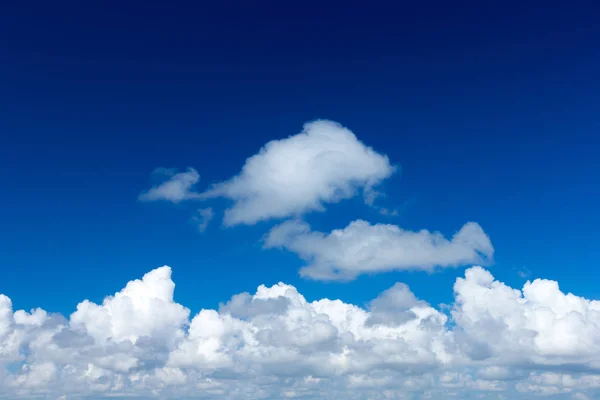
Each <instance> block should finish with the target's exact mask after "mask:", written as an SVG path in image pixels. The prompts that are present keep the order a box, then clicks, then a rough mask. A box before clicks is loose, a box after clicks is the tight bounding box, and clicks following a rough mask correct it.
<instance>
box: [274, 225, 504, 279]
mask: <svg viewBox="0 0 600 400" xmlns="http://www.w3.org/2000/svg"><path fill="white" fill-rule="evenodd" d="M265 247H268V248H272V247H282V248H285V249H288V250H290V251H293V252H295V253H297V254H298V255H299V256H300V257H301V258H303V259H304V260H306V261H307V262H308V265H307V266H305V267H304V268H302V270H301V271H300V273H301V274H302V275H303V276H307V277H310V278H313V279H322V280H335V279H338V280H349V279H353V278H355V277H356V276H358V275H360V274H365V273H376V272H383V271H392V270H406V269H420V270H432V269H433V268H435V267H449V266H458V265H466V264H482V263H484V262H487V261H490V260H491V258H492V257H493V254H494V248H493V247H492V244H491V242H490V239H489V237H488V236H487V235H486V234H485V232H484V231H483V229H482V228H481V227H480V226H479V225H478V224H476V223H474V222H469V223H467V224H465V225H464V226H463V227H462V228H461V229H460V230H459V231H458V232H457V233H456V234H454V236H453V237H452V239H450V240H448V239H446V238H444V237H443V236H442V235H441V234H440V233H438V232H429V231H427V230H421V231H418V232H413V231H406V230H403V229H401V228H400V227H398V226H396V225H389V224H376V225H371V224H370V223H368V222H366V221H362V220H357V221H354V222H351V223H350V224H349V225H348V226H347V227H346V228H344V229H336V230H333V231H332V232H331V233H328V234H325V233H322V232H315V231H311V229H310V226H309V225H308V224H306V223H305V222H302V221H297V220H292V221H286V222H284V223H282V224H281V225H278V226H276V227H274V228H273V229H271V231H270V232H269V234H268V235H267V238H266V240H265Z"/></svg>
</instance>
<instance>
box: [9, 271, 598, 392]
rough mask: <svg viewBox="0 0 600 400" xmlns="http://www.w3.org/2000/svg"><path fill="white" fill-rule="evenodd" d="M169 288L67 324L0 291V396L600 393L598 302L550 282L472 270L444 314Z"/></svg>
mask: <svg viewBox="0 0 600 400" xmlns="http://www.w3.org/2000/svg"><path fill="white" fill-rule="evenodd" d="M174 287H175V285H174V283H173V281H172V280H171V269H170V268H169V267H162V268H158V269H155V270H153V271H151V272H149V273H148V274H146V275H145V276H144V277H143V278H142V279H141V280H134V281H132V282H129V283H128V284H127V285H126V287H125V288H124V289H123V290H121V291H119V292H118V293H116V294H114V295H113V296H109V297H107V298H106V299H105V300H104V301H103V302H102V304H101V305H98V304H94V303H92V302H89V301H87V300H86V301H84V302H82V303H80V304H79V305H78V306H77V310H76V311H75V312H74V313H73V314H72V315H71V316H70V318H68V319H67V318H65V317H62V316H60V315H56V314H49V313H46V312H45V311H43V310H41V309H36V310H33V311H32V312H29V313H28V312H25V311H22V310H19V311H13V309H12V304H11V301H10V299H9V298H8V297H6V296H0V397H1V398H4V399H11V398H23V399H29V398H35V397H42V398H72V397H73V398H82V397H83V398H89V397H93V398H101V397H128V396H137V397H141V398H152V397H160V398H167V399H169V398H173V399H176V398H185V397H193V398H205V399H221V398H229V399H279V398H294V397H303V398H309V399H318V398H344V399H366V398H369V399H374V400H375V399H382V400H383V399H392V398H394V399H414V398H423V399H427V398H435V399H450V398H465V399H467V398H481V399H507V398H510V399H529V398H531V396H532V395H553V396H555V397H553V399H578V400H579V399H581V400H583V399H587V398H598V395H600V374H598V365H599V362H600V341H599V338H600V332H599V331H598V330H599V329H600V328H599V327H600V317H599V309H600V307H599V303H598V302H597V301H591V300H587V299H584V298H581V297H577V296H575V295H572V294H564V293H562V292H561V291H560V290H559V288H558V284H557V283H556V282H552V281H546V280H535V281H533V282H529V283H527V284H526V285H525V286H524V287H523V289H522V290H516V289H512V288H510V287H508V286H506V285H505V284H503V283H501V282H498V281H495V280H494V278H493V277H492V275H491V274H490V273H489V272H488V271H486V270H484V269H482V268H479V267H475V268H471V269H469V270H467V271H466V274H465V277H464V278H460V279H458V280H457V281H456V284H455V286H454V291H455V298H456V300H455V303H454V305H453V307H452V320H451V321H450V320H449V319H448V316H447V315H446V314H444V313H443V312H442V311H440V310H437V309H435V308H433V307H431V306H430V305H429V304H427V303H426V302H424V301H423V300H419V299H417V298H416V297H415V295H414V294H413V293H412V292H411V291H410V289H409V288H408V287H407V286H406V285H403V284H401V283H398V284H396V285H394V286H392V287H391V288H390V289H388V290H386V291H384V292H383V293H382V294H381V295H380V296H378V297H377V298H376V299H374V300H373V301H371V302H370V303H369V305H368V307H367V308H362V307H358V306H356V305H352V304H348V303H344V302H342V301H340V300H330V299H321V300H317V301H313V302H309V301H307V300H306V299H305V298H304V296H302V295H301V294H300V293H299V292H298V291H297V289H296V288H294V287H293V286H289V285H285V284H283V283H279V284H277V285H274V286H271V287H267V286H260V287H259V288H258V289H257V290H256V292H255V293H254V294H250V293H242V294H239V295H235V296H233V297H232V298H231V299H230V300H229V301H227V302H225V303H223V304H222V305H221V306H220V309H219V310H208V309H205V310H201V311H200V312H199V313H198V314H197V315H196V316H194V317H193V318H192V319H191V320H189V311H188V309H187V308H185V307H184V306H182V305H180V304H178V303H176V302H175V301H174V299H173V293H174ZM448 289H450V288H448ZM61 396H63V397H61Z"/></svg>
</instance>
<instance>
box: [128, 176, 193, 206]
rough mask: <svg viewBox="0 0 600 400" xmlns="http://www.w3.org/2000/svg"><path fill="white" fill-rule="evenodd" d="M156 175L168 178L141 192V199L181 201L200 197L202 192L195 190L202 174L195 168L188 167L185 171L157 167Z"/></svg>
mask: <svg viewBox="0 0 600 400" xmlns="http://www.w3.org/2000/svg"><path fill="white" fill-rule="evenodd" d="M154 175H155V176H159V177H161V178H162V177H166V178H168V179H167V180H166V181H164V182H161V183H160V184H158V185H156V186H153V187H152V188H151V189H149V190H148V191H146V192H143V193H142V194H140V196H139V200H140V201H158V200H164V201H170V202H173V203H179V202H181V201H184V200H198V199H199V198H200V194H199V193H197V192H195V191H194V190H193V188H194V186H195V185H196V184H197V183H198V181H199V180H200V174H198V171H196V170H195V169H194V168H188V169H187V170H186V171H185V172H177V170H175V169H168V168H157V169H156V170H155V171H154Z"/></svg>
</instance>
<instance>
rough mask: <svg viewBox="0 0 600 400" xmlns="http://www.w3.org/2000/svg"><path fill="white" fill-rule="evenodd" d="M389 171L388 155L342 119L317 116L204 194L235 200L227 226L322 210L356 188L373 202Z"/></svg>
mask: <svg viewBox="0 0 600 400" xmlns="http://www.w3.org/2000/svg"><path fill="white" fill-rule="evenodd" d="M393 172H394V167H393V166H392V165H391V164H390V162H389V160H388V158H387V156H385V155H382V154H379V153H377V152H376V151H374V150H373V149H371V148H370V147H367V146H365V145H364V144H363V143H362V142H361V141H359V140H358V139H357V137H356V136H355V135H354V133H352V132H351V131H350V130H348V129H346V128H344V127H343V126H341V125H340V124H338V123H335V122H332V121H326V120H321V121H315V122H310V123H307V124H305V125H304V129H303V130H302V132H301V133H299V134H297V135H294V136H290V137H288V138H286V139H281V140H273V141H270V142H268V143H267V144H266V145H265V146H264V147H263V148H262V149H261V150H260V151H259V152H258V153H257V154H255V155H253V156H252V157H250V158H248V159H247V160H246V163H245V164H244V166H243V168H242V171H241V172H240V173H239V174H238V175H237V176H234V177H233V178H231V179H229V180H227V181H225V182H221V183H218V184H215V185H213V186H212V187H211V188H210V189H209V190H207V191H206V192H204V193H203V197H205V198H212V197H225V198H228V199H231V200H233V202H234V204H233V206H232V207H231V208H230V209H228V210H226V212H225V219H224V223H225V224H226V225H236V224H254V223H256V222H258V221H262V220H267V219H272V218H284V217H288V216H290V215H298V214H301V213H304V212H307V211H315V210H317V211H320V210H323V209H324V204H326V203H335V202H338V201H340V200H342V199H346V198H349V197H352V196H354V195H355V194H356V192H357V190H360V189H362V190H363V192H364V194H365V200H366V201H367V202H372V201H373V199H374V196H375V193H376V192H375V191H374V190H373V187H374V186H376V185H377V184H379V183H380V182H381V181H382V180H384V179H386V178H388V177H389V176H390V175H391V174H392V173H393Z"/></svg>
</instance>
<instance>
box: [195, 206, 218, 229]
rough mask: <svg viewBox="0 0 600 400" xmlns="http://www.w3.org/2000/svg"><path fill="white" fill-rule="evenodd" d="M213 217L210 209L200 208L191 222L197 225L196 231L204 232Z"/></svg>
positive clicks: (213, 214)
mask: <svg viewBox="0 0 600 400" xmlns="http://www.w3.org/2000/svg"><path fill="white" fill-rule="evenodd" d="M214 216H215V213H214V212H213V209H212V208H210V207H209V208H201V209H199V210H197V211H196V213H195V214H194V215H193V216H192V220H193V221H194V222H195V223H196V224H198V230H199V231H200V232H204V231H205V230H206V228H207V227H208V224H209V223H210V221H212V219H213V218H214Z"/></svg>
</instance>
